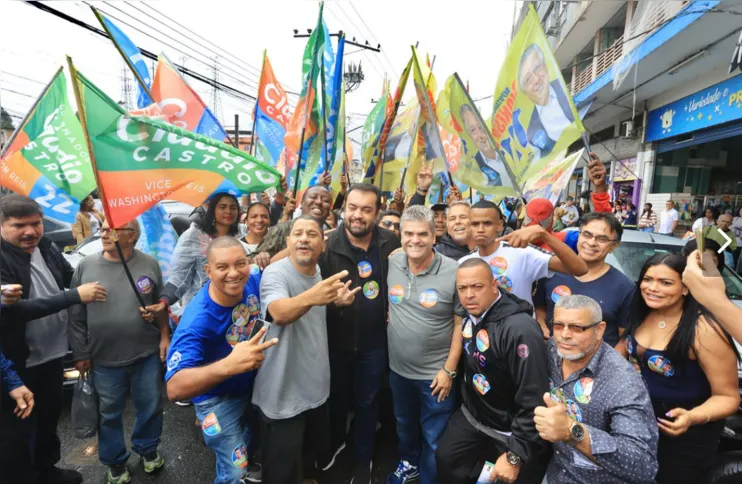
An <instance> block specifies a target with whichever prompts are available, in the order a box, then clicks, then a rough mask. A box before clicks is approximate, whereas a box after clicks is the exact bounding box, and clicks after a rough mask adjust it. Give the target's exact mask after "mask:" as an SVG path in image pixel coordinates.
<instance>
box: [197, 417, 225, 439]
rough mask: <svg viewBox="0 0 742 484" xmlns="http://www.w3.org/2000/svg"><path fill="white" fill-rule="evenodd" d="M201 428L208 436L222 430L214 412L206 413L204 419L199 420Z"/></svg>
mask: <svg viewBox="0 0 742 484" xmlns="http://www.w3.org/2000/svg"><path fill="white" fill-rule="evenodd" d="M201 430H203V431H204V433H205V434H206V435H208V436H209V437H213V436H215V435H216V434H218V433H219V432H221V431H222V427H221V426H220V425H219V420H217V418H216V414H215V413H214V412H211V413H210V414H208V415H207V416H206V418H205V419H204V421H203V422H201Z"/></svg>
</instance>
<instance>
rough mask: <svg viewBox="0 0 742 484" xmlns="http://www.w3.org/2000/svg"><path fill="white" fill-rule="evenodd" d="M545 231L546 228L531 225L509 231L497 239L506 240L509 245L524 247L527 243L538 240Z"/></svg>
mask: <svg viewBox="0 0 742 484" xmlns="http://www.w3.org/2000/svg"><path fill="white" fill-rule="evenodd" d="M545 233H546V230H545V229H544V228H543V227H541V226H540V225H531V226H529V227H523V228H522V229H518V230H515V231H513V232H510V233H509V234H507V235H504V236H502V237H500V238H498V239H497V240H498V241H500V242H507V243H508V244H510V246H511V247H515V248H518V249H524V248H526V247H528V244H532V243H534V242H538V241H540V240H541V237H543V236H544V234H545Z"/></svg>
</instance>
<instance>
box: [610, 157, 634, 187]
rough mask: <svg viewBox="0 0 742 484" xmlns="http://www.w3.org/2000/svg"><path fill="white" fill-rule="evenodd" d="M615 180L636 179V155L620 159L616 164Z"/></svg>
mask: <svg viewBox="0 0 742 484" xmlns="http://www.w3.org/2000/svg"><path fill="white" fill-rule="evenodd" d="M613 169H614V173H613V180H612V181H614V182H624V181H633V180H636V157H634V158H627V159H625V160H618V161H616V164H615V166H614V168H613Z"/></svg>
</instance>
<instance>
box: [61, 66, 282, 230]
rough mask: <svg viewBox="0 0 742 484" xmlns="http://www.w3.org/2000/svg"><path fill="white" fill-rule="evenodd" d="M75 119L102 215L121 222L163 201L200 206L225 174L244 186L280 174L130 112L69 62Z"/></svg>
mask: <svg viewBox="0 0 742 484" xmlns="http://www.w3.org/2000/svg"><path fill="white" fill-rule="evenodd" d="M70 71H71V75H72V81H73V87H74V88H75V94H76V97H77V103H78V109H79V112H80V119H81V121H82V124H83V127H84V128H85V131H87V132H86V134H87V138H88V142H89V144H90V146H91V148H92V152H91V160H92V162H93V167H94V169H95V171H96V177H97V180H98V188H99V189H100V195H101V200H102V201H103V207H104V209H105V211H106V216H107V218H108V220H109V222H110V223H111V224H112V225H113V226H117V227H120V226H121V225H123V224H125V223H126V222H128V221H130V220H133V219H134V218H136V217H137V216H138V215H141V214H142V213H144V212H145V211H146V210H148V209H149V208H150V207H152V206H153V205H154V204H156V203H157V202H159V201H161V200H178V201H181V202H184V203H187V204H188V205H191V206H198V205H200V204H202V203H203V201H204V200H205V199H206V198H207V197H208V195H209V194H211V193H213V192H214V189H215V188H216V187H217V186H219V185H220V184H222V183H223V182H224V181H225V180H228V181H229V182H231V183H232V184H234V185H236V186H237V187H238V189H239V190H240V191H241V192H242V193H252V192H260V191H263V190H265V189H267V188H271V187H275V186H277V185H278V184H279V180H280V175H279V173H278V172H277V171H276V170H275V169H274V168H272V167H270V166H267V165H265V164H263V163H261V162H259V161H257V160H256V159H254V158H253V157H251V156H250V155H248V154H247V153H245V152H244V151H240V150H238V149H236V148H233V147H231V146H228V145H226V144H224V143H221V142H219V141H216V140H213V139H211V138H208V137H206V136H203V135H199V134H196V133H193V132H191V131H187V130H185V129H183V128H180V127H178V126H175V125H172V124H168V123H165V122H163V121H159V120H155V119H150V118H147V117H145V116H136V117H135V116H131V115H129V114H127V113H126V112H125V111H124V110H123V109H122V108H121V106H119V105H118V104H117V103H116V102H115V101H113V100H112V99H111V98H109V97H108V96H106V95H105V94H104V93H103V92H102V91H101V90H100V89H98V88H97V87H96V86H95V85H94V84H93V83H92V82H90V81H89V80H88V79H87V78H86V77H85V76H84V75H82V74H81V73H80V72H78V71H77V70H76V69H75V68H74V66H73V65H72V62H71V61H70Z"/></svg>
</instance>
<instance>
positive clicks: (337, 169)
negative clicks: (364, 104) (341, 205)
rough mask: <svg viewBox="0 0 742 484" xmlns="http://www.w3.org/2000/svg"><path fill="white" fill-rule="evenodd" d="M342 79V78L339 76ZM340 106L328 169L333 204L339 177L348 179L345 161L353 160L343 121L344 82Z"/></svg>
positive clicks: (338, 186) (337, 189) (342, 82)
mask: <svg viewBox="0 0 742 484" xmlns="http://www.w3.org/2000/svg"><path fill="white" fill-rule="evenodd" d="M341 77H342V76H341ZM340 82H341V83H340V105H339V106H338V125H337V131H336V134H337V143H336V144H335V158H334V161H333V162H332V167H331V168H330V175H331V178H332V183H331V184H330V188H331V193H332V201H333V203H334V202H335V199H336V198H337V195H338V193H340V176H341V175H343V174H345V176H346V179H350V173H348V166H347V165H346V157H347V160H352V159H353V147H352V145H351V144H350V143H349V142H348V139H347V136H348V135H347V129H346V123H347V122H346V119H345V80H344V79H342V80H341V81H340Z"/></svg>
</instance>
